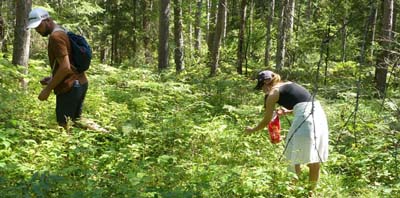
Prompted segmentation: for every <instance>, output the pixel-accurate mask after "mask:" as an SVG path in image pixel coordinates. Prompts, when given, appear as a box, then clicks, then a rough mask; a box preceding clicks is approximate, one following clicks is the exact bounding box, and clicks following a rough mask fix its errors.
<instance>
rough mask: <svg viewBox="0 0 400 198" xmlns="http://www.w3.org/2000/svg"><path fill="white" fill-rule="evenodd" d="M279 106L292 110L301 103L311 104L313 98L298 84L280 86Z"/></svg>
mask: <svg viewBox="0 0 400 198" xmlns="http://www.w3.org/2000/svg"><path fill="white" fill-rule="evenodd" d="M278 89H279V100H278V104H280V105H281V106H283V107H285V108H286V109H289V110H292V109H293V107H294V106H295V105H296V104H297V103H300V102H311V100H312V96H311V94H310V92H308V91H307V89H305V88H304V87H302V86H301V85H299V84H296V83H289V84H284V85H282V86H280V87H279V88H278Z"/></svg>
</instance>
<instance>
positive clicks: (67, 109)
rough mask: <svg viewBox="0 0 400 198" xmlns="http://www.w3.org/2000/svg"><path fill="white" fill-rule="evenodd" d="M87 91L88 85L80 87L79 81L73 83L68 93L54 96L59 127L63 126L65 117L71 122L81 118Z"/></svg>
mask: <svg viewBox="0 0 400 198" xmlns="http://www.w3.org/2000/svg"><path fill="white" fill-rule="evenodd" d="M87 89H88V83H85V84H83V85H81V84H79V81H75V82H74V85H73V87H72V89H71V90H70V91H69V92H67V93H63V94H59V95H57V96H56V115H57V122H58V124H59V125H61V126H63V125H65V124H66V123H67V117H69V119H71V120H72V121H76V120H77V119H79V118H80V117H81V114H82V106H83V101H84V100H85V96H86V91H87Z"/></svg>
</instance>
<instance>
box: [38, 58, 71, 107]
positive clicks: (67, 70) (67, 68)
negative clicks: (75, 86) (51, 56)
mask: <svg viewBox="0 0 400 198" xmlns="http://www.w3.org/2000/svg"><path fill="white" fill-rule="evenodd" d="M56 61H57V62H58V63H59V66H58V69H57V71H56V73H55V74H54V76H53V78H52V79H51V81H50V82H49V84H48V85H47V86H46V87H45V88H44V89H43V90H42V92H40V94H39V97H38V98H39V100H42V101H43V100H47V98H48V97H49V95H50V93H51V91H52V90H53V89H54V88H55V87H56V86H57V85H58V84H60V83H61V82H62V81H63V80H64V78H65V77H66V76H67V75H69V74H72V73H73V72H72V69H71V65H70V63H69V57H68V55H66V56H63V57H57V59H56Z"/></svg>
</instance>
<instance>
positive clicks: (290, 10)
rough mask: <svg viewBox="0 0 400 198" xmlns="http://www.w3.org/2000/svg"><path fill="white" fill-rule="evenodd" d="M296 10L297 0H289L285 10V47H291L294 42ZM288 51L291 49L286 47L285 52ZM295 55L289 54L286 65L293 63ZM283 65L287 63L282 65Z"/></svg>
mask: <svg viewBox="0 0 400 198" xmlns="http://www.w3.org/2000/svg"><path fill="white" fill-rule="evenodd" d="M295 11H296V1H295V0H289V1H288V4H287V8H286V11H285V20H286V23H285V26H286V27H285V31H286V44H285V48H289V46H291V44H292V40H293V39H292V37H293V27H294V18H295V17H294V16H295ZM286 51H289V49H285V53H286ZM283 57H286V55H284V56H283ZM292 58H293V56H290V57H289V56H288V61H287V63H286V65H288V66H289V67H290V66H291V65H292V63H293V59H292ZM282 66H283V67H284V66H285V65H282Z"/></svg>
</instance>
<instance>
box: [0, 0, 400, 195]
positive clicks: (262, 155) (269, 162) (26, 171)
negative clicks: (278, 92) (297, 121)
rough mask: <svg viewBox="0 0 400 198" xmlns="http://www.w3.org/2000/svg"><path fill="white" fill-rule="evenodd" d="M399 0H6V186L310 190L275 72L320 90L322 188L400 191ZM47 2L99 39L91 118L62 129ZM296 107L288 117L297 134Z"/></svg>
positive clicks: (0, 111)
mask: <svg viewBox="0 0 400 198" xmlns="http://www.w3.org/2000/svg"><path fill="white" fill-rule="evenodd" d="M399 5H400V1H398V0H382V1H374V0H347V1H342V0H330V1H328V0H307V1H295V0H282V1H275V0H196V1H194V0H193V1H187V0H173V1H169V0H160V1H155V0H132V1H121V0H87V1H81V0H69V1H63V0H48V1H44V0H37V1H35V2H34V3H33V5H32V1H31V0H13V1H5V0H1V1H0V49H1V53H0V55H1V59H0V71H1V72H0V86H1V89H0V97H1V98H0V193H1V195H2V196H4V197H32V196H34V197H274V196H277V197H304V196H305V195H306V194H307V190H306V189H305V187H304V186H305V185H304V183H306V176H307V173H304V174H303V175H302V177H301V178H300V179H301V181H303V183H302V182H300V183H299V184H297V185H291V181H292V179H293V177H294V175H292V174H290V173H288V172H287V171H286V166H287V164H286V163H285V162H284V160H282V159H281V157H282V152H283V149H284V143H280V144H277V145H273V144H271V143H270V142H269V140H268V134H267V133H266V131H265V130H264V131H263V132H260V133H258V134H254V135H251V136H244V135H243V130H244V127H245V126H248V125H255V124H256V123H257V122H258V121H259V120H260V119H261V117H262V110H263V105H262V101H263V96H262V94H261V93H257V92H255V91H254V90H253V87H254V84H255V80H254V77H255V75H256V74H257V72H258V71H261V70H263V69H271V70H274V71H276V72H278V73H280V74H282V77H283V78H284V80H290V81H295V82H298V83H300V84H302V85H304V86H306V87H307V88H308V89H309V90H311V91H312V93H313V94H316V97H317V98H318V99H319V100H320V101H321V102H322V104H323V106H324V109H325V111H326V113H327V116H328V121H329V127H330V159H329V161H328V162H326V163H324V164H323V165H322V174H321V180H320V183H319V186H318V188H317V194H316V195H317V197H400V177H399V172H400V170H399V166H398V163H399V157H398V154H399V139H400V133H399V129H400V124H399V119H400V109H399V103H400V98H399V96H400V94H399V89H398V87H399V57H400V56H399V51H400V49H399V48H400V43H399V34H398V33H399V29H400V27H399V25H400V24H399V23H400V22H399V21H398V20H397V19H398V17H399V13H398V11H399ZM35 7H43V8H45V9H47V10H48V11H49V12H50V15H51V16H52V18H54V19H55V21H56V22H57V23H58V24H61V25H63V26H64V27H66V28H68V29H69V30H71V31H73V32H75V33H79V34H82V35H84V36H85V37H86V38H87V39H88V41H89V43H90V44H91V46H92V48H93V53H94V58H93V61H92V66H91V68H90V69H89V71H88V75H89V80H90V86H89V87H90V88H89V92H88V96H87V98H86V102H85V109H84V117H86V118H88V119H91V120H94V121H95V122H97V123H99V124H100V125H101V126H102V127H104V128H105V129H106V130H108V131H109V132H108V133H102V132H98V131H93V130H83V129H81V128H74V127H73V128H72V129H71V131H70V132H66V131H64V130H61V129H60V128H58V127H57V124H56V122H55V115H54V106H55V97H54V96H51V97H50V98H49V100H48V101H47V102H40V101H39V100H37V95H38V94H39V92H40V90H41V85H40V84H39V83H38V81H39V80H40V79H41V78H42V77H43V76H47V75H48V74H49V73H50V69H49V66H48V60H47V50H46V46H47V38H42V37H40V35H39V34H37V33H36V32H35V31H27V30H26V29H25V27H26V24H27V16H28V13H29V11H30V10H31V9H32V8H35ZM291 119H292V117H290V116H288V119H285V118H284V119H282V124H283V130H282V135H285V134H286V132H287V130H288V127H289V124H290V121H291Z"/></svg>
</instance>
